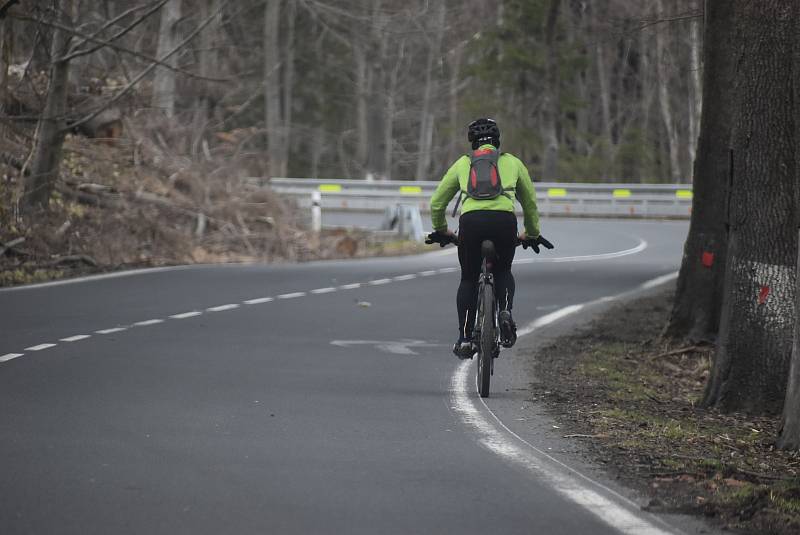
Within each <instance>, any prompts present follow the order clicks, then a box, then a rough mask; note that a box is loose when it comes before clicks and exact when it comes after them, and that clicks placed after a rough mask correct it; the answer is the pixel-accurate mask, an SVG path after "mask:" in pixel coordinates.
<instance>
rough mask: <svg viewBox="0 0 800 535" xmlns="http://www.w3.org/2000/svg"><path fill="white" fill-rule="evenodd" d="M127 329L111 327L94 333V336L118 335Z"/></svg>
mask: <svg viewBox="0 0 800 535" xmlns="http://www.w3.org/2000/svg"><path fill="white" fill-rule="evenodd" d="M127 330H128V328H127V327H112V328H111V329H102V330H100V331H95V334H111V333H120V332H122V331H127Z"/></svg>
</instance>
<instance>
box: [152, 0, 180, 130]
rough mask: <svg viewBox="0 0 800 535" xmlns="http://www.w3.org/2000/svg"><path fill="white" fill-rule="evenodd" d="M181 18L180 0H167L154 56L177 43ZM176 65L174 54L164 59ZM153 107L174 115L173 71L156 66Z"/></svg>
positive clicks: (161, 54)
mask: <svg viewBox="0 0 800 535" xmlns="http://www.w3.org/2000/svg"><path fill="white" fill-rule="evenodd" d="M180 19H181V0H169V1H168V2H167V3H166V5H165V6H164V8H163V9H162V11H161V26H160V29H159V31H158V50H157V52H156V57H158V58H161V57H164V56H166V55H167V54H168V53H169V52H170V51H171V50H173V49H174V48H175V45H176V44H177V43H178V39H179V37H178V22H179V21H180ZM166 61H167V62H168V64H169V65H170V66H171V67H175V66H176V64H177V63H176V56H172V57H170V58H168V59H167V60H166ZM153 107H154V108H158V109H160V110H163V112H164V113H165V114H166V116H167V117H172V116H173V115H175V71H174V70H173V69H167V68H164V67H158V68H157V69H156V72H155V77H154V79H153Z"/></svg>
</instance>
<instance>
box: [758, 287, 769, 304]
mask: <svg viewBox="0 0 800 535" xmlns="http://www.w3.org/2000/svg"><path fill="white" fill-rule="evenodd" d="M768 295H769V286H762V287H761V290H760V291H759V292H758V304H759V305H763V304H764V303H766V302H767V296H768Z"/></svg>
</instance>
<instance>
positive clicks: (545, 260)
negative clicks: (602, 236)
mask: <svg viewBox="0 0 800 535" xmlns="http://www.w3.org/2000/svg"><path fill="white" fill-rule="evenodd" d="M645 249H647V241H645V240H642V239H639V244H638V245H637V246H636V247H631V248H630V249H625V250H624V251H615V252H613V253H598V254H588V255H580V256H556V257H554V258H549V257H542V258H520V259H515V260H514V264H532V263H534V262H535V263H537V264H540V263H549V264H559V263H561V262H591V261H594V260H610V259H612V258H620V257H622V256H628V255H632V254H637V253H641V252H642V251H644V250H645Z"/></svg>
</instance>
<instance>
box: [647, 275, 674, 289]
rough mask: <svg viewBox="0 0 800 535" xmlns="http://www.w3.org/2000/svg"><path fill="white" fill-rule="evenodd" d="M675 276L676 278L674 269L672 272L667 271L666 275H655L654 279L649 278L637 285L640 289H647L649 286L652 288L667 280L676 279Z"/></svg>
mask: <svg viewBox="0 0 800 535" xmlns="http://www.w3.org/2000/svg"><path fill="white" fill-rule="evenodd" d="M677 278H678V272H677V271H675V272H673V273H667V274H666V275H662V276H660V277H656V278H655V279H652V280H649V281H647V282H643V283H642V285H641V286H639V288H641V289H642V290H647V289H649V288H654V287H656V286H659V285H661V284H664V283H665V282H669V281H671V280H674V279H677Z"/></svg>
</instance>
